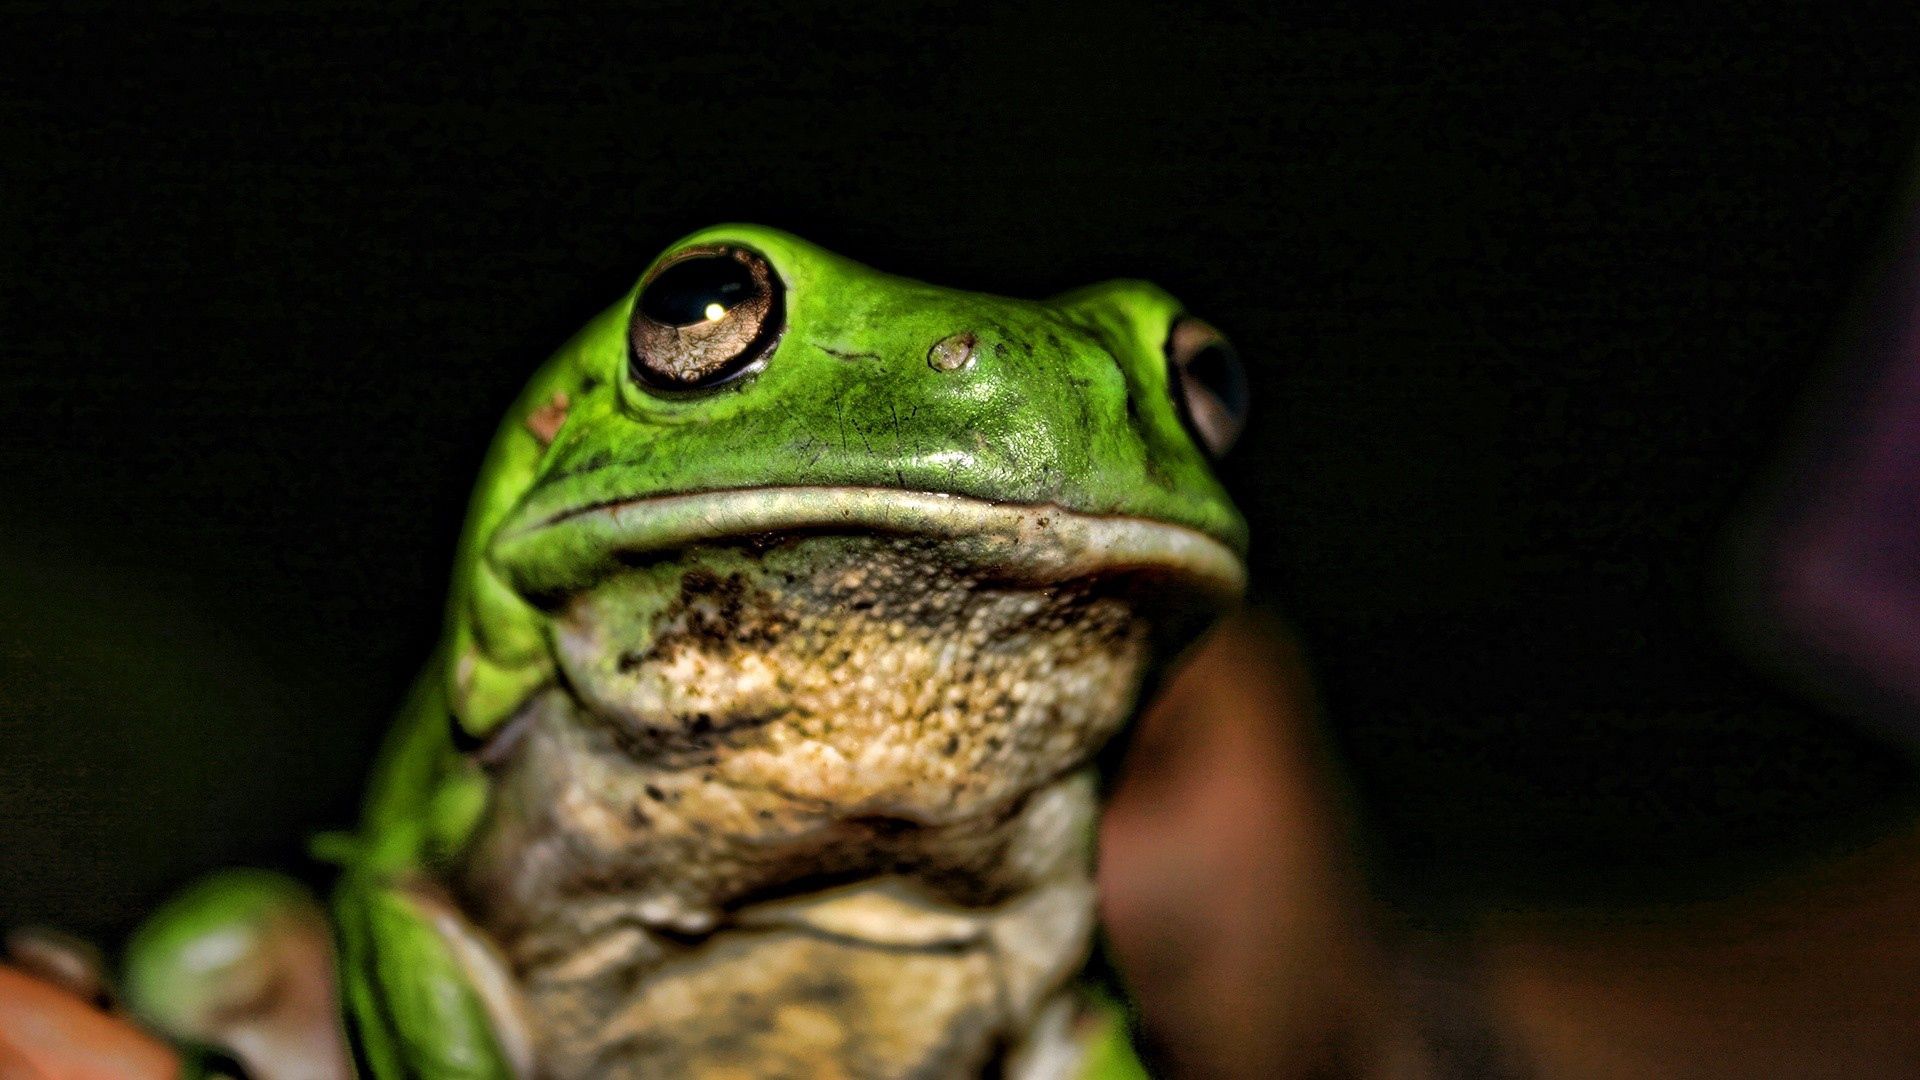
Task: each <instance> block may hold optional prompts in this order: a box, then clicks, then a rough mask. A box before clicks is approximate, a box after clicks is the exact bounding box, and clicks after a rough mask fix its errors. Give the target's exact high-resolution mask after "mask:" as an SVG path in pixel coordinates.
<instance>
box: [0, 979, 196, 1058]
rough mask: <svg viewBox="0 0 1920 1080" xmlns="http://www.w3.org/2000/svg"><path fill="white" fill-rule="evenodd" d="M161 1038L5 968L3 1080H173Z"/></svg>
mask: <svg viewBox="0 0 1920 1080" xmlns="http://www.w3.org/2000/svg"><path fill="white" fill-rule="evenodd" d="M179 1072H180V1060H179V1058H178V1056H176V1055H175V1054H174V1052H173V1051H172V1050H170V1049H168V1048H167V1047H166V1046H165V1045H163V1044H162V1043H161V1042H160V1041H159V1040H157V1039H155V1038H154V1037H153V1036H151V1035H148V1034H147V1033H146V1032H144V1031H142V1030H140V1029H139V1028H138V1027H136V1026H134V1025H133V1023H132V1022H130V1021H128V1020H125V1019H122V1018H120V1017H117V1016H113V1015H111V1014H109V1013H107V1012H104V1011H102V1010H101V1009H99V1008H97V1007H95V1006H94V1005H92V1004H91V1003H89V1002H87V1001H84V1000H82V999H81V998H79V997H77V996H75V995H73V994H71V993H69V992H67V991H66V990H63V989H60V988H59V987H57V986H54V985H53V984H51V983H47V982H43V981H41V980H39V979H36V978H34V977H32V976H30V975H27V974H25V973H24V972H21V971H19V970H17V969H15V968H11V967H6V966H4V965H0V1080H173V1078H174V1077H176V1076H178V1075H179Z"/></svg>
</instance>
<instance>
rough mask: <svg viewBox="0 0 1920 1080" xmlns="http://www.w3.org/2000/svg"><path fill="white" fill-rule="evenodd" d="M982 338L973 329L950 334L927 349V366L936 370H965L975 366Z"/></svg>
mask: <svg viewBox="0 0 1920 1080" xmlns="http://www.w3.org/2000/svg"><path fill="white" fill-rule="evenodd" d="M979 347H980V339H979V337H978V336H976V335H975V334H974V332H973V331H971V330H962V331H960V332H959V333H957V334H948V335H947V336H946V337H943V338H941V339H940V340H939V341H936V342H934V343H933V348H931V349H928V350H927V366H928V367H930V368H932V369H933V370H935V371H963V370H965V369H967V368H970V367H972V366H973V356H974V353H975V352H976V351H977V350H978V349H979Z"/></svg>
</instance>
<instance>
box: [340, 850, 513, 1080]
mask: <svg viewBox="0 0 1920 1080" xmlns="http://www.w3.org/2000/svg"><path fill="white" fill-rule="evenodd" d="M334 910H335V917H336V920H337V922H338V925H339V927H340V945H341V972H342V978H341V987H342V990H343V992H344V994H345V997H346V1002H345V1005H346V1013H347V1017H348V1020H349V1027H350V1029H351V1031H352V1034H353V1039H354V1044H355V1047H356V1049H357V1051H358V1053H359V1056H360V1060H361V1063H362V1064H361V1068H362V1070H363V1071H364V1072H366V1073H368V1074H370V1076H369V1080H398V1078H401V1077H408V1078H412V1077H419V1078H422V1080H510V1078H522V1077H529V1076H531V1075H532V1074H533V1051H532V1041H531V1039H530V1038H529V1037H528V1033H527V1029H526V1023H525V1020H524V1018H523V1016H522V1013H521V1005H520V992H519V989H518V987H517V986H516V985H515V983H514V981H513V979H512V976H511V975H510V974H509V973H508V971H507V969H506V966H505V964H504V962H503V961H502V960H501V959H500V957H499V955H498V953H497V952H496V951H495V949H494V948H493V945H492V944H491V942H489V941H488V940H487V939H486V937H485V936H484V935H483V934H482V933H481V932H480V931H479V930H478V929H476V928H475V927H474V926H473V925H472V924H471V923H469V922H468V921H467V919H466V917H465V916H464V915H462V914H461V913H460V911H459V910H458V909H457V908H456V907H454V905H453V904H452V902H451V901H450V900H449V899H448V898H447V897H446V896H445V895H443V894H442V893H441V892H440V891H439V890H438V889H436V888H435V887H433V886H431V885H429V884H426V883H424V882H406V883H395V882H388V881H381V880H376V879H372V878H371V877H370V876H367V875H349V877H348V879H347V880H346V881H345V882H343V883H342V885H341V887H340V889H339V891H338V892H337V893H336V894H335V899H334Z"/></svg>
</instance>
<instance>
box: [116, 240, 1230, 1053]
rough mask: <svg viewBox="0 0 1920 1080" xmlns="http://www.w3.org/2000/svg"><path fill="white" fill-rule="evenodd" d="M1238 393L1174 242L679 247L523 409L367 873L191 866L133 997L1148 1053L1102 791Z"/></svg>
mask: <svg viewBox="0 0 1920 1080" xmlns="http://www.w3.org/2000/svg"><path fill="white" fill-rule="evenodd" d="M1246 409H1247V391H1246V379H1245V375H1244V373H1243V371H1242V369H1241V367H1240V365H1239V362H1238V360H1237V358H1236V356H1235V353H1234V351H1233V349H1232V347H1231V345H1230V344H1229V343H1228V341H1227V339H1226V338H1225V337H1224V336H1223V335H1222V334H1221V333H1220V332H1219V331H1217V330H1215V329H1214V328H1213V327H1212V326H1211V325H1210V324H1208V323H1206V322H1204V321H1202V320H1200V319H1199V318H1197V317H1195V316H1193V315H1191V314H1189V313H1188V312H1187V311H1186V309H1185V308H1184V306H1183V305H1182V304H1180V303H1179V302H1178V301H1177V300H1175V299H1174V298H1173V297H1172V296H1171V295H1169V294H1168V293H1166V292H1164V291H1163V290H1161V289H1159V288H1157V287H1156V286H1153V285H1151V284H1148V283H1146V282H1142V281H1135V280H1116V281H1109V282H1105V283H1102V284H1097V285H1092V286H1089V287H1085V288H1080V289H1076V290H1074V291H1071V292H1068V293H1065V294H1062V295H1059V296H1055V297H1053V298H1051V299H1047V300H1022V299H1013V298H1008V297H1001V296H995V295H988V294H984V293H978V292H972V291H965V290H956V289H948V288H942V287H937V286H934V285H929V284H923V283H921V282H918V281H914V280H909V279H907V278H903V277H898V276H893V275H890V274H886V273H882V272H880V271H876V270H873V269H869V268H868V267H866V266H864V265H862V264H860V263H857V262H854V261H852V260H850V259H848V258H845V257H842V256H839V255H835V254H833V253H830V252H828V251H826V250H824V249H822V248H820V247H817V246H815V245H813V244H811V243H809V242H807V241H805V240H802V239H800V238H799V237H797V236H794V235H792V234H790V233H787V232H784V231H781V230H778V229H774V228H769V227H764V226H755V225H744V224H730V225H721V226H716V227H713V228H708V229H703V230H701V231H699V232H696V233H694V234H692V235H690V236H687V237H685V238H684V239H682V240H680V241H678V242H676V243H674V244H672V245H670V246H669V247H667V248H666V249H665V251H664V252H663V253H661V254H660V255H659V256H658V257H657V258H656V259H654V261H653V262H652V263H651V264H650V265H649V266H648V267H647V269H646V270H645V272H644V273H642V274H641V275H640V276H639V278H638V279H637V280H636V281H635V283H634V284H633V285H632V287H631V288H629V289H628V290H627V291H626V293H625V294H624V295H622V296H621V297H620V298H619V299H618V300H617V301H616V302H615V303H614V304H613V305H612V306H611V307H609V308H608V309H606V310H605V311H604V312H603V313H602V314H600V315H599V316H598V317H596V318H595V319H593V320H592V321H591V322H589V323H588V324H587V325H586V327H585V328H584V329H583V330H581V331H580V332H579V333H578V334H577V335H576V336H575V337H574V338H573V339H572V340H571V341H569V342H568V343H566V344H565V345H564V346H562V347H561V348H560V349H559V350H558V351H557V353H555V354H554V356H553V357H552V358H551V359H550V360H549V361H548V362H547V363H546V364H545V365H544V366H542V367H541V368H539V370H538V371H537V373H536V374H535V375H534V376H533V378H532V379H531V381H530V382H529V383H528V384H527V386H526V389H525V390H524V391H523V393H522V394H521V396H520V397H519V399H518V400H517V401H516V403H515V404H514V405H513V406H512V407H511V408H510V409H509V411H508V413H507V415H506V417H505V419H504V420H503V422H502V424H501V426H500V428H499V431H498V434H497V436H496V437H495V438H494V440H493V442H492V444H491V446H490V448H489V449H488V451H487V453H486V457H485V460H484V465H483V467H482V470H481V472H480V478H479V481H478V483H477V485H476V487H475V490H474V494H473V496H472V499H471V503H470V509H469V512H468V516H467V519H466V523H465V525H464V527H463V529H462V532H461V534H460V538H459V540H458V543H457V547H456V555H455V560H454V563H455V565H454V570H453V575H452V583H451V588H450V590H449V598H448V601H447V605H446V609H445V619H444V627H445V629H444V635H443V638H442V640H441V643H440V644H439V646H438V647H437V648H436V650H435V652H434V654H433V656H432V658H431V659H430V661H429V662H428V663H427V665H426V666H425V669H424V672H423V673H422V674H421V676H420V677H419V679H418V680H417V682H416V683H415V684H414V686H413V688H412V690H411V691H410V692H409V694H408V695H407V699H406V701H405V704H404V706H403V707H402V709H401V710H400V712H399V715H398V717H397V719H396V720H395V721H394V724H393V727H392V729H391V731H390V734H389V735H388V736H387V739H386V741H385V743H384V746H383V748H382V750H381V753H380V756H379V758H378V762H377V765H376V767H375V770H374V773H373V777H372V779H371V781H370V783H369V786H368V791H367V795H366V797H365V803H364V810H363V814H362V819H361V822H360V824H359V827H358V828H357V829H356V830H355V831H354V832H352V833H347V834H335V835H328V836H324V837H322V838H320V839H319V840H317V841H316V843H315V853H316V854H317V855H319V856H320V857H322V858H324V859H326V860H327V861H329V862H331V863H333V864H336V869H337V874H336V878H335V882H334V884H333V887H332V890H331V897H330V900H328V901H327V902H326V903H325V904H322V903H321V902H320V901H318V900H316V899H315V898H314V897H313V896H312V894H310V893H308V892H306V890H305V889H304V888H303V887H301V886H300V885H298V884H296V883H294V882H293V881H292V880H290V879H287V878H282V877H279V876H277V875H274V874H268V873H265V872H262V871H229V872H225V873H219V874H215V875H213V876H212V877H210V878H208V879H206V880H204V881H202V882H200V883H198V884H197V885H195V886H193V887H192V888H190V889H188V890H187V891H186V892H184V893H183V894H181V895H180V896H179V897H177V898H176V899H174V900H173V901H171V902H169V903H168V904H167V905H166V906H164V907H163V908H162V909H161V910H160V911H158V912H157V913H156V914H154V915H153V916H152V917H151V919H150V920H149V921H148V922H147V923H146V924H145V925H144V926H143V927H142V928H141V929H140V930H139V931H138V932H137V933H136V934H135V936H134V937H133V938H132V940H131V941H130V943H129V945H128V947H127V949H126V960H125V965H124V969H123V972H122V978H121V984H122V986H123V988H124V993H125V996H126V999H127V1001H128V1003H129V1005H130V1007H131V1008H132V1010H133V1012H134V1013H135V1014H136V1015H138V1016H140V1017H142V1018H144V1019H145V1020H146V1022H147V1023H149V1024H150V1025H152V1026H153V1027H154V1028H156V1029H157V1030H159V1031H160V1032H162V1033H164V1034H165V1035H166V1036H167V1037H169V1038H171V1039H174V1040H176V1041H177V1042H178V1044H179V1045H181V1046H188V1047H200V1048H206V1049H207V1050H208V1051H210V1052H211V1053H213V1054H216V1055H218V1056H217V1057H209V1058H199V1059H195V1060H221V1061H227V1062H230V1063H232V1065H231V1067H232V1068H234V1069H242V1070H244V1071H245V1072H246V1073H247V1074H248V1075H252V1076H256V1077H262V1078H269V1080H271V1078H274V1077H350V1076H355V1075H357V1076H360V1077H363V1078H372V1080H390V1078H401V1077H427V1078H434V1080H465V1078H534V1077H538V1078H542V1080H577V1078H585V1077H640V1076H654V1077H659V1076H672V1077H687V1078H701V1080H725V1078H734V1077H829V1078H845V1080H870V1078H873V1080H877V1078H883V1077H887V1078H891V1077H926V1078H960V1077H981V1076H1005V1077H1018V1078H1023V1080H1058V1078H1068V1077H1113V1078H1118V1077H1131V1076H1143V1075H1145V1073H1144V1071H1143V1070H1142V1066H1141V1064H1140V1058H1139V1056H1138V1055H1137V1054H1136V1053H1135V1051H1134V1049H1133V1046H1132V1041H1131V1038H1130V1035H1129V1030H1128V1029H1129V1025H1128V1017H1127V1014H1126V1008H1125V1006H1124V1004H1123V1000H1124V994H1123V992H1122V991H1121V990H1120V989H1119V988H1118V987H1117V985H1116V983H1115V981H1114V980H1113V979H1111V978H1107V979H1105V980H1102V979H1100V978H1099V977H1098V972H1099V970H1100V969H1101V968H1102V967H1103V965H1102V964H1101V962H1100V960H1099V956H1098V951H1099V950H1098V932H1097V925H1096V924H1097V919H1096V914H1095V912H1096V899H1097V897H1096V891H1095V885H1094V869H1095V859H1096V852H1095V845H1094V837H1095V825H1096V822H1097V815H1098V810H1099V804H1100V796H1101V792H1102V789H1103V784H1104V782H1105V781H1104V779H1103V778H1104V777H1106V776H1108V775H1110V773H1111V768H1112V761H1113V759H1114V755H1115V754H1116V753H1117V752H1118V750H1117V748H1118V747H1120V746H1122V745H1124V733H1125V730H1126V728H1127V726H1128V723H1129V721H1130V719H1131V718H1132V717H1133V715H1134V713H1135V711H1136V709H1137V708H1138V706H1139V704H1140V702H1141V701H1142V699H1143V697H1144V696H1145V695H1147V694H1148V693H1150V692H1151V688H1152V686H1153V685H1154V684H1155V681H1156V680H1158V679H1159V678H1160V677H1161V675H1162V673H1163V672H1165V671H1166V670H1167V669H1168V666H1169V665H1170V664H1171V663H1173V662H1174V660H1175V658H1176V657H1177V656H1179V655H1180V653H1181V652H1182V650H1183V649H1185V648H1187V647H1188V646H1189V645H1190V644H1191V643H1192V642H1193V641H1194V640H1196V638H1197V637H1198V635H1200V634H1201V633H1202V632H1203V631H1204V630H1205V629H1206V627H1207V626H1208V625H1209V624H1210V623H1211V622H1212V621H1213V620H1214V619H1215V618H1216V617H1218V616H1219V615H1220V614H1221V613H1223V612H1225V611H1226V610H1228V609H1229V608H1231V607H1232V606H1233V605H1234V604H1236V603H1237V602H1238V600H1239V598H1240V597H1241V594H1242V593H1243V591H1244V588H1245V584H1246V575H1247V571H1246V558H1247V551H1248V531H1247V526H1246V523H1245V519H1244V518H1243V516H1242V515H1241V513H1240V512H1239V510H1238V509H1237V508H1236V507H1235V505H1234V503H1233V501H1232V499H1231V498H1230V496H1229V494H1228V492H1227V490H1226V488H1225V487H1224V486H1223V484H1222V482H1221V481H1220V479H1219V478H1218V476H1217V475H1216V469H1217V466H1218V463H1219V461H1220V459H1221V458H1222V456H1223V455H1225V454H1226V453H1227V452H1228V450H1229V448H1230V447H1231V446H1232V444H1233V443H1234V441H1235V440H1236V439H1237V437H1238V436H1239V434H1240V432H1241V429H1242V428H1243V426H1244V423H1245V418H1246ZM189 1071H191V1070H189Z"/></svg>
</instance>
